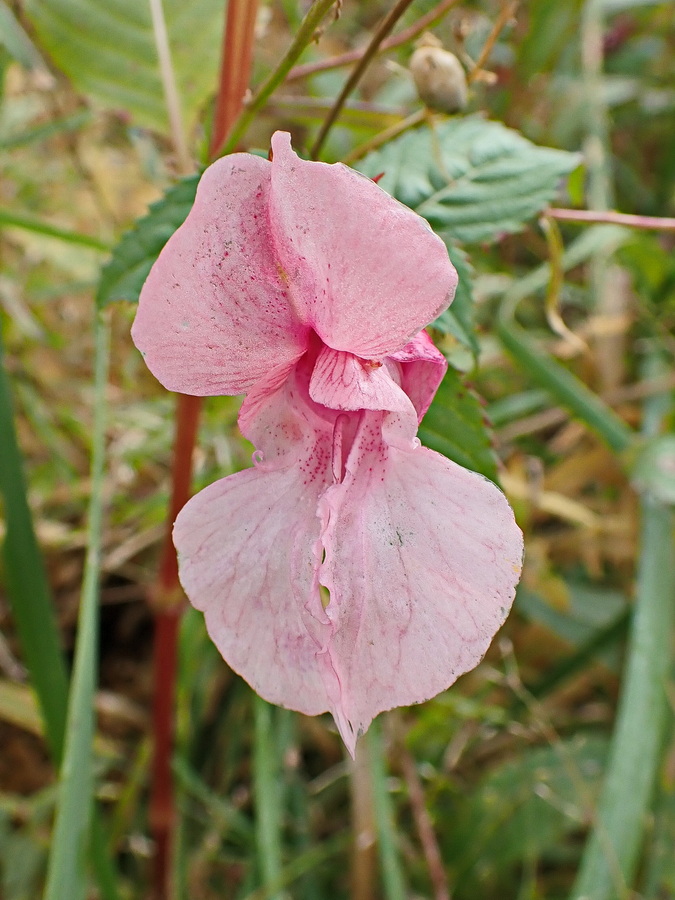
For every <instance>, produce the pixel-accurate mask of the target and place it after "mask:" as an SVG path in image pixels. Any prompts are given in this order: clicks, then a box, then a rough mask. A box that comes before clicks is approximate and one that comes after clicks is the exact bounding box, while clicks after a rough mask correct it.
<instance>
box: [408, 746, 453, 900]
mask: <svg viewBox="0 0 675 900" xmlns="http://www.w3.org/2000/svg"><path fill="white" fill-rule="evenodd" d="M399 760H400V762H401V768H402V769H403V775H404V777H405V780H406V784H407V785H408V797H409V799H410V807H411V809H412V813H413V817H414V819H415V825H416V826H417V833H418V835H419V838H420V844H421V845H422V852H423V853H424V858H425V859H426V862H427V869H428V870H429V878H430V879H431V883H432V885H433V889H434V898H435V900H450V887H449V885H448V879H447V876H446V874H445V869H444V867H443V858H442V857H441V851H440V850H439V847H438V841H437V840H436V834H435V833H434V826H433V823H432V821H431V817H430V816H429V810H428V809H427V804H426V799H425V797H424V788H423V787H422V782H421V781H420V776H419V775H418V774H417V769H416V767H415V760H414V759H413V758H412V756H411V755H410V753H408V751H407V750H406V749H405V747H400V748H399Z"/></svg>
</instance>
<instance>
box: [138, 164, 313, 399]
mask: <svg viewBox="0 0 675 900" xmlns="http://www.w3.org/2000/svg"><path fill="white" fill-rule="evenodd" d="M270 171H271V167H270V164H269V162H268V161H267V160H264V159H261V158H260V157H257V156H251V155H249V154H244V153H237V154H233V155H232V156H227V157H224V158H223V159H220V160H218V161H217V162H216V163H214V164H213V165H212V166H210V167H209V168H208V169H207V170H206V171H205V172H204V174H203V176H202V178H201V181H200V182H199V187H198V188H197V196H196V199H195V203H194V206H193V207H192V210H191V211H190V213H189V215H188V217H187V219H186V220H185V222H184V223H183V225H182V226H181V227H180V228H179V229H178V230H177V231H176V232H175V233H174V235H173V236H172V237H171V238H170V239H169V241H168V242H167V244H166V246H165V247H164V249H163V250H162V252H161V253H160V255H159V258H158V259H157V261H156V263H155V264H154V266H153V267H152V270H151V272H150V274H149V276H148V278H147V280H146V282H145V285H144V287H143V290H142V291H141V297H140V301H139V305H138V312H137V313H136V319H135V321H134V324H133V328H132V337H133V340H134V342H135V344H136V346H137V347H138V349H139V350H140V351H141V353H142V354H143V356H144V357H145V361H146V363H147V365H148V367H149V368H150V370H151V371H152V373H153V374H154V375H155V377H156V378H158V379H159V381H161V383H162V384H163V385H164V386H165V387H167V388H168V389H169V390H172V391H182V392H184V393H188V394H195V395H199V396H203V395H211V394H239V393H243V392H245V391H248V390H249V389H250V388H251V386H252V385H254V384H255V383H256V382H257V381H258V380H259V379H260V378H261V377H262V376H263V375H264V374H265V373H266V372H267V371H268V370H270V369H271V368H272V367H273V366H278V365H280V364H282V363H284V362H288V361H291V360H293V359H297V358H298V357H299V356H300V355H301V354H302V352H303V351H304V349H305V347H306V344H307V334H308V329H307V328H306V327H305V326H304V325H303V324H302V323H301V322H300V321H299V319H298V317H297V315H296V313H295V312H294V310H293V308H292V306H291V301H290V298H289V294H288V285H287V283H286V280H285V276H284V274H283V272H282V271H281V270H280V268H279V265H278V262H277V259H276V257H275V255H274V247H273V243H272V237H271V232H270V226H269V212H268V197H269V188H270Z"/></svg>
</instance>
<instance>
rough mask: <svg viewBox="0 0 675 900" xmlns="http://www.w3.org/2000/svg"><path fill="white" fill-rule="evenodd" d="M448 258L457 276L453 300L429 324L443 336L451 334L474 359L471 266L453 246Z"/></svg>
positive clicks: (475, 345)
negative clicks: (457, 280)
mask: <svg viewBox="0 0 675 900" xmlns="http://www.w3.org/2000/svg"><path fill="white" fill-rule="evenodd" d="M448 256H449V257H450V260H451V261H452V264H453V265H454V267H455V269H457V274H458V276H459V282H458V283H457V290H456V292H455V299H454V300H453V301H452V303H451V305H450V306H449V307H448V308H447V309H446V310H445V312H442V313H441V314H440V316H439V317H438V318H437V319H436V320H435V321H433V322H432V323H431V327H432V328H436V329H438V331H442V332H443V333H444V334H451V335H452V336H453V337H455V338H456V339H457V340H458V341H459V342H460V343H462V344H464V346H465V347H468V349H469V350H470V351H471V352H472V353H473V355H474V357H476V356H478V341H477V339H476V333H475V331H474V325H473V266H472V265H471V263H470V262H469V257H468V256H467V255H466V253H465V252H464V251H463V250H461V249H460V248H459V247H457V246H455V245H454V244H448Z"/></svg>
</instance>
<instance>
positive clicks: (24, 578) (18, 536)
mask: <svg viewBox="0 0 675 900" xmlns="http://www.w3.org/2000/svg"><path fill="white" fill-rule="evenodd" d="M0 435H2V437H1V438H0V494H2V497H3V500H4V513H5V522H6V529H7V530H6V534H5V541H4V544H3V556H4V565H5V578H6V581H7V596H8V599H9V602H10V605H11V608H12V615H13V617H14V622H15V625H16V629H17V633H18V635H19V641H20V642H21V647H22V650H23V654H24V657H25V661H26V665H27V668H28V671H29V673H30V678H31V683H32V684H33V686H34V688H35V691H36V693H37V695H38V699H39V701H40V709H41V711H42V718H43V720H44V730H45V736H46V738H47V743H48V745H49V748H50V750H51V753H52V756H53V757H54V759H56V760H57V761H58V760H59V759H60V756H61V749H62V747H63V736H64V733H65V724H66V698H67V696H68V675H67V672H66V664H65V660H64V656H63V652H62V650H61V643H60V640H59V633H58V628H57V624H56V616H55V614H54V607H53V604H52V600H51V593H50V590H49V584H48V581H47V574H46V572H45V567H44V563H43V561H42V554H41V553H40V549H39V547H38V543H37V539H36V537H35V530H34V528H33V520H32V517H31V512H30V509H29V506H28V500H27V497H26V482H25V478H24V473H23V466H22V460H21V451H20V450H19V447H18V444H17V439H16V431H15V428H14V416H13V409H12V399H11V394H10V386H9V379H8V377H7V373H6V372H5V366H4V350H3V343H2V335H1V334H0Z"/></svg>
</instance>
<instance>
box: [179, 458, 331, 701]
mask: <svg viewBox="0 0 675 900" xmlns="http://www.w3.org/2000/svg"><path fill="white" fill-rule="evenodd" d="M324 489H325V483H319V480H316V481H314V482H311V483H310V484H309V485H307V484H303V479H302V470H301V469H300V467H299V466H293V467H288V468H285V469H277V470H269V469H265V468H264V467H261V468H254V469H247V470H246V471H244V472H238V473H237V474H235V475H230V476H229V477H228V478H223V479H221V480H220V481H217V482H215V483H214V484H212V485H210V486H209V487H207V488H205V489H204V490H203V491H201V493H199V494H197V495H196V496H195V497H193V498H192V500H190V502H189V503H188V504H187V505H186V506H185V507H184V508H183V510H182V511H181V513H180V514H179V516H178V519H177V520H176V525H175V528H174V541H175V544H176V547H177V550H178V558H179V568H180V579H181V583H182V585H183V587H184V588H185V592H186V594H187V596H188V598H189V599H190V602H191V603H192V604H193V605H194V606H195V607H197V609H200V610H202V611H203V612H204V615H205V619H206V626H207V629H208V632H209V634H210V636H211V638H212V640H213V641H214V643H215V644H216V646H217V647H218V649H219V651H220V652H221V654H222V655H223V657H224V658H225V660H226V661H227V662H228V663H229V665H230V666H231V667H232V668H233V669H234V670H235V671H236V672H238V673H239V674H240V675H241V676H242V677H243V678H245V679H246V681H248V683H249V684H250V685H251V687H252V688H253V689H254V690H256V691H257V692H258V693H259V694H260V695H261V696H262V697H264V698H265V699H266V700H268V701H269V702H270V703H277V704H279V705H280V706H285V707H287V708H289V709H295V710H297V711H299V712H303V713H307V714H308V715H316V714H317V713H320V712H324V711H326V710H327V709H329V708H331V707H332V706H333V704H334V695H335V692H336V690H337V688H336V686H335V685H336V681H335V675H334V673H333V672H332V670H331V669H330V661H329V659H328V657H327V655H326V653H325V647H326V643H327V640H328V637H329V635H330V625H329V623H328V619H327V617H326V615H325V613H324V611H323V606H322V604H321V598H320V594H319V586H318V579H317V570H318V567H319V565H320V560H321V547H320V543H319V532H320V523H319V520H318V518H317V512H316V510H317V503H318V494H319V491H320V490H324ZM331 694H332V695H333V696H330V695H331Z"/></svg>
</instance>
